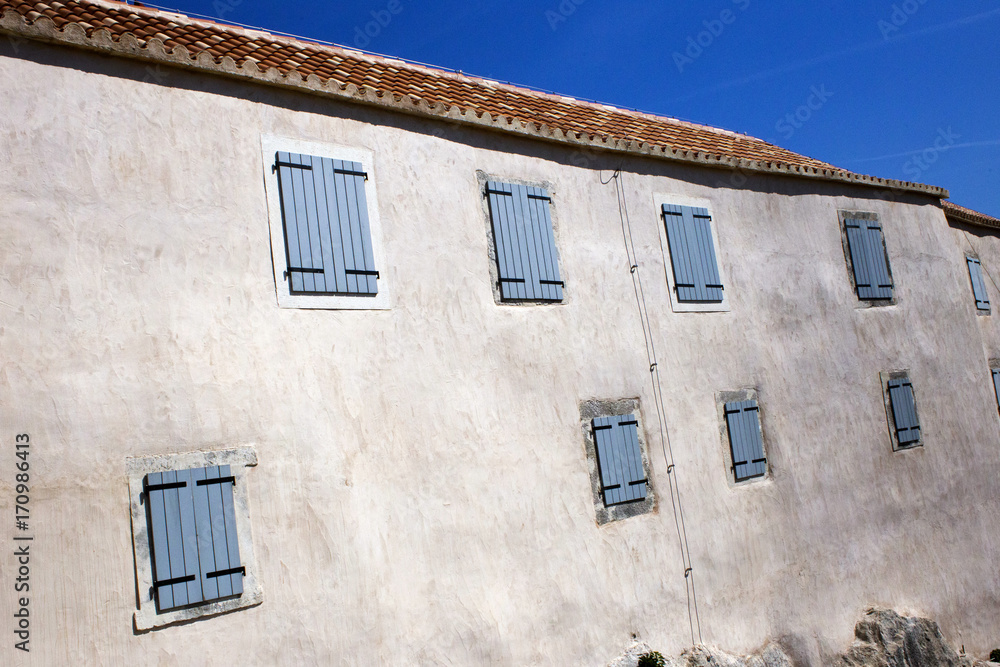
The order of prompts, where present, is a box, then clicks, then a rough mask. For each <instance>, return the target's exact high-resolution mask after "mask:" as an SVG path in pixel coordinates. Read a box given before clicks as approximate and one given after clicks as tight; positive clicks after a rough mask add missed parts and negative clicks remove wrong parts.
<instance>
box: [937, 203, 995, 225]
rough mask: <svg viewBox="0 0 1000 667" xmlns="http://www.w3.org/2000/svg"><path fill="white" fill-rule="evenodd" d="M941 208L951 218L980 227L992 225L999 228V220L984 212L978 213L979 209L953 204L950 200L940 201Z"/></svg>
mask: <svg viewBox="0 0 1000 667" xmlns="http://www.w3.org/2000/svg"><path fill="white" fill-rule="evenodd" d="M941 208H943V209H944V214H945V215H946V216H948V218H950V219H952V220H957V221H958V222H965V223H968V224H971V225H977V226H980V227H993V228H996V229H1000V220H998V219H997V218H994V217H993V216H991V215H986V214H985V213H980V212H979V211H973V210H972V209H971V208H965V207H964V206H959V205H958V204H953V203H952V202H950V201H942V202H941Z"/></svg>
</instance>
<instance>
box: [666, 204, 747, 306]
mask: <svg viewBox="0 0 1000 667" xmlns="http://www.w3.org/2000/svg"><path fill="white" fill-rule="evenodd" d="M653 197H654V201H655V202H656V205H657V214H658V215H659V216H660V222H661V224H660V225H659V228H660V246H661V248H662V251H663V264H664V266H666V267H667V286H668V288H669V290H670V306H671V308H672V309H673V311H674V312H678V313H683V312H709V313H711V312H726V311H728V310H729V298H728V296H727V290H726V287H725V283H726V281H725V276H724V272H723V269H722V266H721V264H720V262H719V259H718V254H717V251H718V249H719V238H718V236H717V231H718V230H717V228H716V220H715V219H714V218H713V217H712V214H711V212H710V210H709V204H710V202H709V201H707V200H704V199H696V198H693V197H687V196H684V195H676V194H669V193H657V194H654V195H653Z"/></svg>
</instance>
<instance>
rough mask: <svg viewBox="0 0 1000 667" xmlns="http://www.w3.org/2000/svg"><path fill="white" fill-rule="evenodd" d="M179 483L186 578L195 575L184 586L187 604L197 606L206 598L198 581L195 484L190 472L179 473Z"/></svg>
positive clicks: (182, 471)
mask: <svg viewBox="0 0 1000 667" xmlns="http://www.w3.org/2000/svg"><path fill="white" fill-rule="evenodd" d="M177 481H178V482H184V486H183V487H182V488H179V489H177V500H178V505H179V509H180V521H181V535H182V539H183V551H184V576H185V577H189V576H191V575H194V579H193V580H191V581H188V582H186V583H185V584H184V587H185V588H186V589H187V603H188V604H196V603H198V602H201V601H202V600H203V599H204V597H203V596H202V591H201V582H199V581H198V577H197V575H198V534H197V528H196V526H195V517H194V498H193V496H192V489H193V486H194V482H192V481H191V471H190V470H179V471H177Z"/></svg>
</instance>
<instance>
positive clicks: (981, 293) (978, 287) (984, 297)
mask: <svg viewBox="0 0 1000 667" xmlns="http://www.w3.org/2000/svg"><path fill="white" fill-rule="evenodd" d="M965 261H966V263H967V264H968V265H969V278H971V279H972V294H973V296H975V297H976V308H978V309H979V310H987V311H988V310H989V309H990V297H989V294H988V293H987V292H986V283H985V282H983V267H982V265H981V264H980V263H979V260H978V259H975V258H973V257H966V258H965Z"/></svg>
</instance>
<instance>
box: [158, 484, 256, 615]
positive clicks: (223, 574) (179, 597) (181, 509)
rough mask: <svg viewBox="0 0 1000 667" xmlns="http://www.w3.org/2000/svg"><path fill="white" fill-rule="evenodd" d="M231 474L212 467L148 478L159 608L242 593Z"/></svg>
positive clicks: (242, 568) (166, 608)
mask: <svg viewBox="0 0 1000 667" xmlns="http://www.w3.org/2000/svg"><path fill="white" fill-rule="evenodd" d="M230 473H231V469H230V467H229V466H213V467H209V468H192V469H189V470H178V471H174V472H166V473H151V474H149V475H147V476H146V498H147V499H148V503H149V505H148V507H149V520H150V535H151V538H152V546H153V570H154V576H153V587H154V589H155V590H156V595H157V604H158V607H159V610H160V611H161V612H162V611H168V610H170V609H176V608H179V607H185V606H188V605H192V604H197V603H200V602H210V601H212V600H218V599H223V598H228V597H234V596H239V595H241V594H242V593H243V576H244V574H245V572H246V571H245V568H244V567H243V566H242V565H241V563H240V548H239V540H238V536H237V533H236V508H235V504H234V499H233V483H234V479H233V477H232V475H231V474H230Z"/></svg>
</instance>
